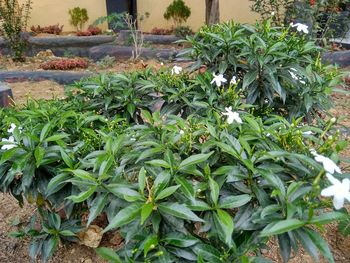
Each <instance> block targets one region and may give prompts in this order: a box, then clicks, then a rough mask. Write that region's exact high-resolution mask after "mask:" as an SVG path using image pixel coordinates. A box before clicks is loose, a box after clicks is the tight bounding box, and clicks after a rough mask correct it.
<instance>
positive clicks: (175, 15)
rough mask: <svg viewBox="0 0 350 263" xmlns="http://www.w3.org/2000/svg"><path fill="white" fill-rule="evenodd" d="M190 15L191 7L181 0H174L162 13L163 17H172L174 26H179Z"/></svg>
mask: <svg viewBox="0 0 350 263" xmlns="http://www.w3.org/2000/svg"><path fill="white" fill-rule="evenodd" d="M190 16H191V9H190V8H189V7H188V6H187V5H186V4H185V2H184V1H183V0H174V1H173V2H172V3H171V4H170V5H169V6H168V7H167V9H166V11H165V13H164V18H165V19H166V20H170V19H172V20H173V22H174V26H175V27H178V26H181V25H182V23H184V22H186V21H187V19H188V18H189V17H190Z"/></svg>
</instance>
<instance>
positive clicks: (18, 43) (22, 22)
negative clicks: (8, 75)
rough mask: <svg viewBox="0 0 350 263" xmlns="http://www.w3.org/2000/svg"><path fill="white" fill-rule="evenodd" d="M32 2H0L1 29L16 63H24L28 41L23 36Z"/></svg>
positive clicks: (10, 0)
mask: <svg viewBox="0 0 350 263" xmlns="http://www.w3.org/2000/svg"><path fill="white" fill-rule="evenodd" d="M31 4H32V1H31V0H25V1H24V3H23V4H20V3H19V1H18V0H0V28H1V31H2V32H3V34H4V36H5V39H6V40H7V41H8V42H9V44H10V48H11V52H12V58H13V60H14V61H24V60H25V58H24V51H25V49H26V46H27V41H26V39H25V38H24V36H23V35H22V32H24V31H25V30H26V28H27V23H28V19H29V13H30V9H31Z"/></svg>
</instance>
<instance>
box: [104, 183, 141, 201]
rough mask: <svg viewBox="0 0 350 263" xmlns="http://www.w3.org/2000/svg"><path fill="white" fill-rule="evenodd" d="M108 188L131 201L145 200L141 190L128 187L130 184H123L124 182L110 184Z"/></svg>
mask: <svg viewBox="0 0 350 263" xmlns="http://www.w3.org/2000/svg"><path fill="white" fill-rule="evenodd" d="M106 188H107V189H108V190H109V191H110V192H111V193H112V194H114V195H116V196H118V197H120V198H122V199H125V200H126V201H129V202H134V201H137V200H140V201H142V200H144V199H145V197H144V196H142V195H141V194H140V193H139V192H137V191H135V190H134V189H131V188H129V187H128V185H122V184H109V185H107V186H106Z"/></svg>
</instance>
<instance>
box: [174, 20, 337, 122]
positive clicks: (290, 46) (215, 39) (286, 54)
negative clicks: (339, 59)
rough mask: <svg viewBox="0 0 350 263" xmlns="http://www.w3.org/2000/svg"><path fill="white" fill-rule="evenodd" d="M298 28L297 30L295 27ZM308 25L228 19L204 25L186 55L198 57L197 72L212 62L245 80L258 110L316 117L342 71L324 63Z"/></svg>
mask: <svg viewBox="0 0 350 263" xmlns="http://www.w3.org/2000/svg"><path fill="white" fill-rule="evenodd" d="M294 28H295V29H296V30H295V29H294ZM307 33H308V29H307V26H305V25H302V24H295V25H294V24H292V26H290V27H286V28H281V27H271V25H270V20H266V21H264V22H263V23H261V24H256V25H255V26H249V25H240V24H235V23H233V22H228V23H224V24H219V25H213V26H209V27H204V28H202V29H201V30H200V31H199V32H198V33H197V34H196V35H195V36H193V37H188V38H187V40H186V41H185V42H188V43H189V44H190V46H191V47H190V48H188V49H186V50H184V51H183V52H182V53H181V54H180V56H183V57H187V58H191V59H194V60H195V61H196V62H195V63H194V64H193V66H192V70H195V69H198V68H199V67H200V66H202V65H206V66H207V67H208V68H209V70H210V71H212V72H214V73H217V72H218V73H220V74H223V73H225V77H226V78H227V79H231V78H232V77H235V78H237V80H239V82H240V83H239V86H238V87H239V88H240V89H242V90H243V92H244V95H245V97H246V100H247V103H249V104H255V105H257V106H258V108H257V110H258V111H257V113H258V114H264V112H266V111H268V112H275V113H277V114H279V115H283V116H285V117H287V118H288V119H289V120H291V119H292V118H299V117H301V116H303V117H306V119H307V120H308V121H312V120H313V119H314V118H315V117H317V116H318V115H320V114H321V113H323V112H326V111H327V110H328V109H329V108H330V106H331V103H330V99H329V95H330V93H331V91H332V87H334V86H335V85H337V84H338V83H339V74H338V73H337V71H336V70H335V69H333V68H332V67H330V66H325V65H323V64H322V63H321V60H320V54H321V51H322V50H321V49H320V48H319V47H318V46H316V45H315V43H314V42H312V41H309V40H308V38H307V37H305V35H306V34H307Z"/></svg>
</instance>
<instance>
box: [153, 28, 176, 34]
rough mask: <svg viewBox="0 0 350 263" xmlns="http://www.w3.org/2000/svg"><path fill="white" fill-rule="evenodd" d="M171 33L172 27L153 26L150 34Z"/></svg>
mask: <svg viewBox="0 0 350 263" xmlns="http://www.w3.org/2000/svg"><path fill="white" fill-rule="evenodd" d="M172 33H173V30H172V29H166V28H158V27H155V28H153V29H152V30H151V34H152V35H171V34H172Z"/></svg>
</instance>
